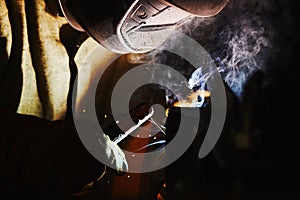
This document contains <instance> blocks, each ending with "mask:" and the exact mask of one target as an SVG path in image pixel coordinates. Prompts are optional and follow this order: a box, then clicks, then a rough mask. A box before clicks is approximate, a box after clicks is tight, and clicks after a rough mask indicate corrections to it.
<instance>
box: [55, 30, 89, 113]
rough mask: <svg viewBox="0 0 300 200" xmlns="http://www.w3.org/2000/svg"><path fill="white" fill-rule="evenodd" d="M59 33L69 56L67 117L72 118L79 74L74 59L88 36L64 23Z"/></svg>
mask: <svg viewBox="0 0 300 200" xmlns="http://www.w3.org/2000/svg"><path fill="white" fill-rule="evenodd" d="M59 34H60V35H59V37H60V41H61V43H62V44H63V45H64V46H65V48H66V51H67V53H68V56H69V67H70V82H69V92H68V97H67V114H66V117H67V118H72V94H73V91H74V92H76V90H77V86H76V85H74V84H75V79H76V76H77V74H78V69H77V65H76V63H75V61H74V57H75V55H76V53H77V50H78V48H79V47H80V45H81V43H82V42H84V41H85V40H86V39H87V37H88V36H87V35H86V34H85V33H83V32H79V31H76V30H75V29H74V28H72V27H71V26H70V25H69V24H66V25H63V26H62V27H61V29H60V33H59ZM73 89H74V90H73Z"/></svg>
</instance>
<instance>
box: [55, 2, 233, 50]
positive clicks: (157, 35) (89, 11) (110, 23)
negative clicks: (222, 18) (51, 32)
mask: <svg viewBox="0 0 300 200" xmlns="http://www.w3.org/2000/svg"><path fill="white" fill-rule="evenodd" d="M228 1H229V0H183V1H179V0H173V1H164V0H112V1H109V2H106V3H107V4H103V5H101V6H99V5H98V4H99V1H96V0H84V1H82V0H60V5H61V8H62V11H63V13H64V15H65V17H66V19H67V20H68V22H69V23H70V25H71V26H73V28H75V29H76V30H79V31H85V32H87V34H89V35H90V36H91V37H93V38H94V39H95V40H96V41H97V42H99V43H100V44H102V45H103V46H104V47H106V48H108V49H109V50H111V51H113V52H116V53H120V54H124V53H145V52H148V51H151V50H153V49H155V48H156V47H158V46H159V45H160V44H162V43H163V42H164V41H165V40H166V39H167V38H168V36H169V33H170V32H169V30H170V29H176V28H177V27H178V26H180V25H181V24H182V23H184V22H185V21H186V20H187V19H189V18H190V17H193V16H200V17H211V16H214V15H216V14H217V13H219V12H220V11H221V10H222V9H223V8H224V6H225V5H226V4H227V3H228Z"/></svg>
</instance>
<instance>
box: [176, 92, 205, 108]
mask: <svg viewBox="0 0 300 200" xmlns="http://www.w3.org/2000/svg"><path fill="white" fill-rule="evenodd" d="M198 96H200V97H202V98H205V97H210V92H209V91H207V90H198V91H196V92H192V93H191V94H190V95H189V96H188V97H187V99H183V100H181V101H178V102H175V103H174V105H173V106H175V107H195V105H197V103H198Z"/></svg>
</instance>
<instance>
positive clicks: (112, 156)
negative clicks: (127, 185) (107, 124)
mask: <svg viewBox="0 0 300 200" xmlns="http://www.w3.org/2000/svg"><path fill="white" fill-rule="evenodd" d="M99 142H100V144H101V145H102V146H103V147H104V148H105V154H106V156H107V158H108V159H109V160H111V164H115V167H116V170H117V171H127V170H128V163H127V160H126V157H125V153H124V152H123V151H122V149H121V148H120V147H119V146H118V144H116V143H114V142H113V141H112V140H111V139H110V138H109V136H108V135H106V134H103V140H100V139H99Z"/></svg>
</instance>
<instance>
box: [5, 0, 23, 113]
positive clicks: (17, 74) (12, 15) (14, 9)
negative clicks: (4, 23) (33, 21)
mask: <svg viewBox="0 0 300 200" xmlns="http://www.w3.org/2000/svg"><path fill="white" fill-rule="evenodd" d="M6 5H7V9H8V18H9V21H10V24H11V30H12V46H11V52H10V55H9V58H8V59H7V57H8V56H7V55H6V53H3V54H2V52H0V55H1V58H0V59H1V65H2V64H3V65H2V66H3V68H2V67H1V68H2V69H1V76H2V77H1V79H0V91H1V93H2V95H3V96H4V97H5V98H0V104H1V105H4V106H6V107H7V108H8V109H10V110H13V111H16V110H17V108H18V105H19V101H20V97H21V91H22V81H23V80H22V79H23V77H22V70H21V63H22V48H23V21H24V19H23V18H22V15H21V13H20V12H19V10H20V5H19V4H16V3H12V2H11V1H8V0H7V1H6ZM5 43H6V41H3V40H1V43H0V45H1V49H4V48H5V47H6V44H5ZM3 44H4V47H3V48H2V45H3ZM1 51H2V50H1ZM2 59H3V60H2ZM5 64H6V65H5ZM2 70H3V71H2Z"/></svg>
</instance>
